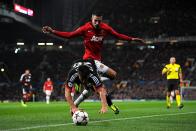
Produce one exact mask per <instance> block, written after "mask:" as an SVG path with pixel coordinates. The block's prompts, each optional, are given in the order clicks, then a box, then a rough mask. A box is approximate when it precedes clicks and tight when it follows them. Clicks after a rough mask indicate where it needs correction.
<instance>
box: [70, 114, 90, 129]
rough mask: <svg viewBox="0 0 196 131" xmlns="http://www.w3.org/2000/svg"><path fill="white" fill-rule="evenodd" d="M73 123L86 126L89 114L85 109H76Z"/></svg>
mask: <svg viewBox="0 0 196 131" xmlns="http://www.w3.org/2000/svg"><path fill="white" fill-rule="evenodd" d="M72 119H73V123H74V124H76V125H77V126H79V125H81V126H86V125H87V124H88V121H89V117H88V114H87V113H86V112H85V111H76V112H75V113H74V114H73V116H72Z"/></svg>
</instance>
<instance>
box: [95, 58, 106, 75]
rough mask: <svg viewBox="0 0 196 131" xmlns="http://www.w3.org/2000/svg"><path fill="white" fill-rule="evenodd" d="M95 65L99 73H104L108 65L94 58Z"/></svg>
mask: <svg viewBox="0 0 196 131" xmlns="http://www.w3.org/2000/svg"><path fill="white" fill-rule="evenodd" d="M95 65H96V67H97V71H98V72H99V73H106V72H107V71H108V69H109V67H108V66H106V65H104V64H103V63H101V62H100V61H98V60H95Z"/></svg>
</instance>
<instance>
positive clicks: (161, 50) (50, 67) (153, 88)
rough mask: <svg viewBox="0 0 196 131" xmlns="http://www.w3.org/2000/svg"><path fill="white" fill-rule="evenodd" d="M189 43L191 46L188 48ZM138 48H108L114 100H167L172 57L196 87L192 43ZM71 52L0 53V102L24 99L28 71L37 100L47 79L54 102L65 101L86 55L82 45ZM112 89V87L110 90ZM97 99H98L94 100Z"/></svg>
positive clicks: (106, 58) (105, 52)
mask: <svg viewBox="0 0 196 131" xmlns="http://www.w3.org/2000/svg"><path fill="white" fill-rule="evenodd" d="M187 44H188V45H187ZM148 47H149V46H141V45H140V46H137V45H131V44H130V43H127V44H125V45H123V46H116V45H115V44H114V45H108V44H105V45H104V47H103V48H104V49H103V51H102V53H103V63H105V64H106V65H108V66H110V67H112V68H113V69H115V70H116V71H117V73H118V77H117V79H116V80H115V81H113V88H112V89H113V90H112V92H111V95H112V98H113V99H164V96H165V89H166V88H165V86H166V79H165V77H164V76H162V75H161V70H162V68H163V67H164V65H165V64H167V63H168V62H169V58H170V57H171V56H174V57H176V59H177V63H179V64H180V65H181V66H182V69H183V78H184V80H190V81H191V84H192V85H196V75H195V72H196V70H195V56H196V50H195V49H196V46H195V45H194V44H191V43H180V44H179V43H177V44H170V43H165V44H155V45H153V48H148ZM66 48H67V49H68V50H59V51H55V50H49V51H48V50H39V49H37V50H33V51H26V52H25V51H21V52H19V53H17V54H15V53H14V52H13V51H12V50H10V51H9V50H7V51H5V52H0V58H1V64H0V65H1V68H2V67H3V68H4V69H5V71H4V72H1V75H0V80H1V82H0V99H1V100H6V99H9V100H20V97H21V96H20V95H21V86H20V83H19V79H20V75H21V74H22V73H23V72H24V70H25V69H27V68H28V69H30V71H31V73H32V80H33V87H34V90H35V96H36V97H35V98H36V100H44V93H43V92H42V87H43V83H44V81H45V80H46V78H47V77H51V78H52V81H53V82H54V93H53V94H52V99H53V100H64V86H63V84H64V82H65V80H66V76H67V74H68V71H69V69H70V66H71V65H72V63H73V62H74V61H75V60H77V59H80V58H81V57H82V54H83V50H81V48H83V46H82V45H67V47H66ZM109 88H111V87H109ZM91 98H93V99H97V98H98V97H97V96H93V97H91Z"/></svg>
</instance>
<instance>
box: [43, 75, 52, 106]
mask: <svg viewBox="0 0 196 131" xmlns="http://www.w3.org/2000/svg"><path fill="white" fill-rule="evenodd" d="M43 92H44V93H45V94H46V103H47V104H49V103H50V96H51V93H52V92H53V82H52V81H51V79H50V78H47V80H46V81H45V83H44V86H43Z"/></svg>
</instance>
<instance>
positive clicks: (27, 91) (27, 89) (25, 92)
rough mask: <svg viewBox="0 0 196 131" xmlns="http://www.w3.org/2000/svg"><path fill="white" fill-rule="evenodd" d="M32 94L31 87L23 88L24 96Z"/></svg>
mask: <svg viewBox="0 0 196 131" xmlns="http://www.w3.org/2000/svg"><path fill="white" fill-rule="evenodd" d="M31 92H32V90H31V88H30V86H24V85H23V86H22V94H29V93H31Z"/></svg>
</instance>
